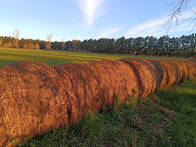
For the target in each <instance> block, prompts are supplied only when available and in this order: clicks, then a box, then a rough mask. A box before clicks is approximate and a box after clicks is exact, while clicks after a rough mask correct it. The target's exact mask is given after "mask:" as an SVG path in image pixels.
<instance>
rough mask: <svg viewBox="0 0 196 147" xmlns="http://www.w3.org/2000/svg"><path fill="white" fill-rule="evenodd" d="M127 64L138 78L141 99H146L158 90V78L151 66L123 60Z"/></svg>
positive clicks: (131, 60) (137, 61) (138, 61)
mask: <svg viewBox="0 0 196 147" xmlns="http://www.w3.org/2000/svg"><path fill="white" fill-rule="evenodd" d="M122 61H123V62H125V63H127V64H128V65H129V66H130V67H131V68H133V69H134V72H135V74H136V76H137V79H136V80H137V82H138V85H139V90H140V91H141V94H140V95H139V96H140V97H145V96H147V95H149V94H150V93H152V92H154V91H155V90H156V85H157V84H156V82H157V81H156V80H157V79H156V76H155V73H154V72H153V70H152V68H151V67H150V65H149V64H147V63H145V62H144V61H142V60H139V59H138V60H134V59H128V60H122Z"/></svg>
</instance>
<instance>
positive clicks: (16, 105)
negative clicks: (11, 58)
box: [0, 62, 66, 146]
mask: <svg viewBox="0 0 196 147" xmlns="http://www.w3.org/2000/svg"><path fill="white" fill-rule="evenodd" d="M0 77H1V78H0V85H1V87H0V124H1V127H0V137H1V138H0V139H1V140H0V146H5V145H6V144H8V143H11V142H12V141H13V140H15V142H16V141H18V142H20V141H22V140H25V139H26V138H28V136H34V135H37V134H42V133H43V132H46V131H48V130H51V129H53V128H57V127H58V126H59V125H60V124H61V123H62V122H63V121H64V120H63V119H64V118H65V119H66V115H64V114H62V112H63V111H60V109H61V108H63V107H61V103H60V101H61V98H60V97H58V84H59V80H58V74H57V73H56V71H55V70H54V69H53V68H52V67H50V66H48V65H46V64H42V63H39V64H37V63H31V62H28V63H26V62H22V63H17V64H13V65H7V66H4V67H2V68H0ZM65 109H66V108H65ZM61 115H63V116H64V118H62V117H61Z"/></svg>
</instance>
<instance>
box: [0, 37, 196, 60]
mask: <svg viewBox="0 0 196 147" xmlns="http://www.w3.org/2000/svg"><path fill="white" fill-rule="evenodd" d="M0 47H1V48H23V49H42V50H61V51H81V52H95V53H111V54H112V53H118V54H131V55H153V56H179V57H190V56H193V55H194V54H195V52H194V51H195V49H196V34H191V35H188V36H185V35H183V36H181V37H173V38H170V37H169V36H162V37H160V38H155V37H153V36H148V37H145V38H144V37H137V38H128V39H126V38H125V37H121V38H119V39H108V38H101V39H89V40H84V41H80V40H73V41H66V42H64V41H62V42H57V41H55V42H52V41H43V40H32V39H24V38H22V39H18V38H16V37H2V36H0Z"/></svg>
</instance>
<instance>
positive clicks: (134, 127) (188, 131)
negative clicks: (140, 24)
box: [21, 79, 196, 147]
mask: <svg viewBox="0 0 196 147" xmlns="http://www.w3.org/2000/svg"><path fill="white" fill-rule="evenodd" d="M195 98H196V79H194V80H192V81H191V80H189V81H186V82H185V83H183V84H182V85H180V86H178V87H176V88H175V89H173V90H172V91H171V90H161V91H158V92H157V94H153V95H152V96H150V97H148V98H147V99H146V100H142V101H138V102H137V103H136V104H135V105H131V106H130V105H129V104H125V103H120V104H119V105H118V106H116V107H113V108H107V109H105V110H102V111H101V112H100V113H97V114H95V113H90V114H89V115H88V116H86V117H84V118H83V120H81V121H80V122H79V123H78V124H77V125H76V126H73V127H72V128H70V129H65V128H62V127H61V128H59V129H57V130H55V131H51V132H49V133H47V134H45V135H42V136H38V137H36V138H33V139H31V140H30V141H29V142H26V143H23V144H21V146H24V147H26V146H31V147H35V146H40V147H45V146H48V147H56V146H125V147H126V146H127V147H128V146H134V144H135V142H136V144H137V146H139V147H146V146H154V147H173V146H176V147H195V146H196V105H195V104H196V103H195Z"/></svg>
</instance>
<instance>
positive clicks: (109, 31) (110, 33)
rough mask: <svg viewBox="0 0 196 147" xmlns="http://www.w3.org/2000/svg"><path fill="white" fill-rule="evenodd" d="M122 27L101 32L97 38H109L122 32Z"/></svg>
mask: <svg viewBox="0 0 196 147" xmlns="http://www.w3.org/2000/svg"><path fill="white" fill-rule="evenodd" d="M123 28H124V27H116V28H110V29H109V30H107V31H105V32H102V33H101V34H100V35H99V36H98V38H104V37H109V36H110V35H113V34H116V33H118V32H120V31H122V30H123Z"/></svg>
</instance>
